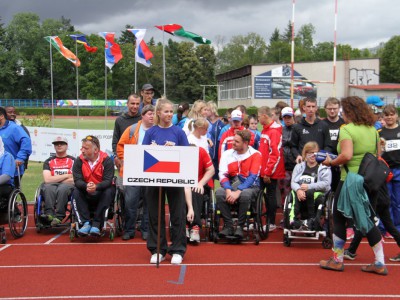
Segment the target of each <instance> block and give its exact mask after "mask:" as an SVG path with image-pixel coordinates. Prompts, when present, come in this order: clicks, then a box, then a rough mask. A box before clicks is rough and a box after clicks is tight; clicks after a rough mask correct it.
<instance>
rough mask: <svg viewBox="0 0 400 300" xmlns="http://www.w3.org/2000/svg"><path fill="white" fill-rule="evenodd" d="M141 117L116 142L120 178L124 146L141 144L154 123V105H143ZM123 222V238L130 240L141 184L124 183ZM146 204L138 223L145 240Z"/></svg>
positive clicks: (146, 229) (146, 227)
mask: <svg viewBox="0 0 400 300" xmlns="http://www.w3.org/2000/svg"><path fill="white" fill-rule="evenodd" d="M141 115H142V119H141V120H140V121H139V122H137V123H136V124H133V125H131V126H129V127H128V128H126V129H125V131H124V133H123V134H122V135H121V138H120V139H119V141H118V144H117V156H118V158H119V160H120V161H121V168H120V171H119V175H120V177H121V178H122V177H123V173H124V146H125V145H141V144H142V141H143V138H144V135H145V133H146V130H147V129H149V128H151V127H153V124H154V106H153V105H151V104H148V105H145V106H144V107H143V109H142V111H141ZM124 192H125V224H124V234H123V235H122V239H123V240H130V239H133V238H134V237H135V230H136V221H137V210H138V207H139V202H140V199H141V198H142V196H143V189H142V187H141V186H133V185H125V186H124ZM147 213H148V212H147V204H146V201H143V219H142V222H141V225H140V232H141V233H142V239H143V240H146V239H147V236H148V223H149V217H148V214H147Z"/></svg>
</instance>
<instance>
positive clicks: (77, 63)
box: [45, 36, 81, 67]
mask: <svg viewBox="0 0 400 300" xmlns="http://www.w3.org/2000/svg"><path fill="white" fill-rule="evenodd" d="M45 39H46V40H47V41H48V42H50V43H51V44H52V45H53V47H54V48H56V49H57V50H58V52H60V53H61V55H62V56H64V57H65V58H66V59H68V60H69V61H70V62H72V63H73V64H74V66H76V67H79V66H80V65H81V62H80V61H79V59H78V58H77V57H76V55H75V54H74V53H72V52H71V51H70V50H69V49H67V48H66V47H65V46H64V45H63V43H62V42H61V40H60V38H59V37H58V36H46V37H45Z"/></svg>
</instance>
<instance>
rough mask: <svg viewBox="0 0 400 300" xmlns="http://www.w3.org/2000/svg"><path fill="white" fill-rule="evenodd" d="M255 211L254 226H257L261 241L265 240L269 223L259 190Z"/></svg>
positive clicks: (262, 195) (262, 196) (262, 193)
mask: <svg viewBox="0 0 400 300" xmlns="http://www.w3.org/2000/svg"><path fill="white" fill-rule="evenodd" d="M255 209H256V211H255V214H256V215H255V221H256V222H255V226H257V230H258V233H259V235H260V238H261V240H265V239H267V238H268V234H269V221H268V217H267V208H266V206H265V201H264V191H263V190H261V191H260V192H259V193H258V195H257V200H256V208H255Z"/></svg>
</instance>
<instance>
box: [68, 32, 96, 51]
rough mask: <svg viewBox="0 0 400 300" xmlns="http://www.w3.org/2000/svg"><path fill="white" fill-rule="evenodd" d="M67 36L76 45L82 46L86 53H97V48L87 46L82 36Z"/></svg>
mask: <svg viewBox="0 0 400 300" xmlns="http://www.w3.org/2000/svg"><path fill="white" fill-rule="evenodd" d="M69 36H70V37H71V38H72V39H73V40H74V41H76V42H77V43H79V44H82V45H83V46H84V47H85V49H86V52H90V53H95V52H96V51H97V47H92V46H90V45H89V43H88V42H87V40H86V37H85V35H84V34H70V35H69Z"/></svg>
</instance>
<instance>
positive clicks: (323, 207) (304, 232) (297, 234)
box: [283, 191, 334, 249]
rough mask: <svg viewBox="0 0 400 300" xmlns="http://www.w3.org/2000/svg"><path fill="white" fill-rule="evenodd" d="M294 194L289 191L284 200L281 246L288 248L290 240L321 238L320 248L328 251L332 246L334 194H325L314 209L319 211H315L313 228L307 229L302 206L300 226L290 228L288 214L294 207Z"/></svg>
mask: <svg viewBox="0 0 400 300" xmlns="http://www.w3.org/2000/svg"><path fill="white" fill-rule="evenodd" d="M293 193H294V192H293V191H291V192H290V193H289V194H288V195H287V196H286V198H285V204H284V208H283V224H284V229H283V245H284V246H286V247H290V245H291V243H292V240H294V239H303V240H319V239H320V237H322V247H323V248H324V249H330V248H332V246H333V241H332V234H333V217H332V206H333V199H334V192H332V191H330V192H328V193H327V194H325V195H324V196H323V197H324V200H323V201H322V202H323V203H322V204H320V205H319V207H316V209H317V210H320V213H318V211H317V214H316V215H317V217H316V218H315V220H314V227H315V228H308V226H307V225H306V222H307V218H308V216H306V213H307V212H304V211H303V208H304V206H301V207H300V220H299V222H300V223H301V225H300V226H299V228H292V226H291V224H290V212H291V210H292V208H293V205H294V194H293Z"/></svg>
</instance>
